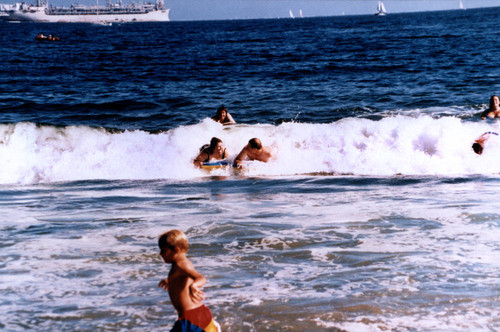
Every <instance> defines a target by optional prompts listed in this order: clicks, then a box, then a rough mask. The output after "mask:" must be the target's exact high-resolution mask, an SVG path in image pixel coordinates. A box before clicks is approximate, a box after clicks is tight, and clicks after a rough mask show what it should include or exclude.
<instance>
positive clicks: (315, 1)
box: [0, 0, 500, 21]
mask: <svg viewBox="0 0 500 332" xmlns="http://www.w3.org/2000/svg"><path fill="white" fill-rule="evenodd" d="M17 1H21V0H17ZM24 1H26V2H33V3H35V1H36V0H32V1H30V0H24ZM105 1H106V0H49V3H50V4H52V5H55V6H70V5H71V4H74V3H79V4H84V5H95V4H96V3H98V4H99V5H104V4H105ZM112 1H113V3H116V2H118V0H112ZM122 1H123V3H124V4H128V3H130V2H134V1H132V0H122ZM459 1H460V0H384V5H385V8H386V10H387V12H388V14H390V13H403V12H418V11H434V10H449V9H459ZM0 2H2V3H9V2H12V3H13V2H16V0H11V1H8V0H0ZM136 2H155V0H137V1H136ZM164 2H165V6H166V7H168V8H170V19H171V20H172V21H191V20H231V19H256V18H285V17H290V16H289V11H290V10H291V11H292V13H293V15H294V16H295V17H298V16H299V11H300V10H302V13H303V15H304V17H315V16H339V15H372V14H374V13H375V11H376V8H377V2H378V0H164ZM462 2H463V4H464V6H465V7H466V8H479V7H495V6H500V0H462Z"/></svg>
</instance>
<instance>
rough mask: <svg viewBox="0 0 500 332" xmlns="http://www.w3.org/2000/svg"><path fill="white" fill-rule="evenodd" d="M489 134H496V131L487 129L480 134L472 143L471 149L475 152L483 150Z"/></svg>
mask: <svg viewBox="0 0 500 332" xmlns="http://www.w3.org/2000/svg"><path fill="white" fill-rule="evenodd" d="M491 135H496V136H498V133H495V132H493V131H488V132H486V133H484V134H482V135H481V136H479V137H478V138H477V139H476V140H475V141H474V144H472V150H474V152H475V153H477V154H482V153H483V150H484V144H485V143H486V142H487V141H488V140H489V139H490V137H491Z"/></svg>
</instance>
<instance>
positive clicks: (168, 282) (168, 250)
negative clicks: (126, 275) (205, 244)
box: [158, 230, 220, 332]
mask: <svg viewBox="0 0 500 332" xmlns="http://www.w3.org/2000/svg"><path fill="white" fill-rule="evenodd" d="M158 246H159V247H160V256H161V257H162V258H163V260H164V261H165V263H167V264H172V268H171V269H170V272H169V273H168V278H166V279H163V280H162V281H160V283H159V284H158V287H161V288H163V289H165V290H168V295H169V296H170V301H171V302H172V305H173V306H174V308H175V310H177V313H178V315H179V319H178V320H177V321H176V322H175V324H174V327H173V328H172V330H171V332H172V331H173V332H177V331H186V332H190V331H193V332H194V331H206V332H217V331H219V330H220V328H219V327H218V324H217V323H216V322H215V321H214V320H213V317H212V313H211V312H210V309H208V307H207V306H205V305H204V304H203V303H202V301H203V300H204V299H205V293H204V292H203V291H202V290H201V288H202V287H203V286H204V285H205V284H206V282H207V280H206V279H205V277H204V276H203V275H201V274H200V273H199V272H198V271H196V270H195V268H194V266H193V263H192V262H191V261H190V260H189V259H188V258H187V257H186V254H187V252H188V249H189V244H188V239H187V237H186V234H184V233H183V232H181V231H179V230H171V231H168V232H166V233H163V234H162V235H160V238H159V239H158Z"/></svg>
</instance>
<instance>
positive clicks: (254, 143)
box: [233, 138, 272, 167]
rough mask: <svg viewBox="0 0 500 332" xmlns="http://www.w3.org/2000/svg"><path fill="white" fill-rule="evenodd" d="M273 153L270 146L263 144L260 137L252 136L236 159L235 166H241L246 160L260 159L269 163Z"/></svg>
mask: <svg viewBox="0 0 500 332" xmlns="http://www.w3.org/2000/svg"><path fill="white" fill-rule="evenodd" d="M271 157H272V153H271V148H270V147H269V146H262V142H261V141H260V139H258V138H252V139H251V140H249V141H248V144H247V145H245V147H244V148H243V149H242V150H241V151H240V153H239V154H238V155H237V156H236V158H235V159H234V163H233V166H236V167H241V166H242V164H243V161H244V160H258V161H262V162H265V163H267V162H268V161H269V159H271Z"/></svg>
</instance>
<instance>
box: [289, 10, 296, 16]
mask: <svg viewBox="0 0 500 332" xmlns="http://www.w3.org/2000/svg"><path fill="white" fill-rule="evenodd" d="M288 13H289V14H290V17H291V18H295V16H293V13H292V10H291V9H290V11H289V12H288Z"/></svg>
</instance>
